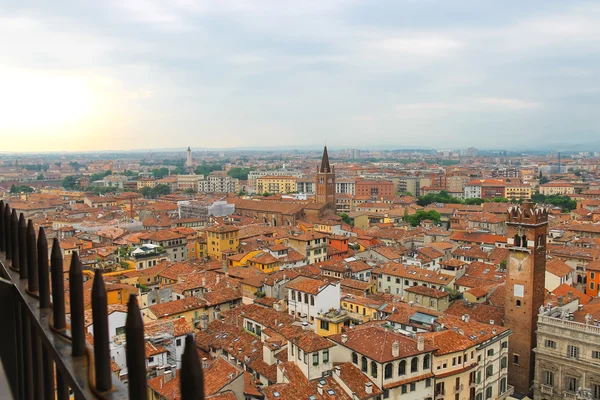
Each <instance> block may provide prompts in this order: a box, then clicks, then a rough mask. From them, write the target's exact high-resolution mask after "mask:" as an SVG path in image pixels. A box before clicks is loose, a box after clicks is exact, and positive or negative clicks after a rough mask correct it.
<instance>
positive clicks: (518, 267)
mask: <svg viewBox="0 0 600 400" xmlns="http://www.w3.org/2000/svg"><path fill="white" fill-rule="evenodd" d="M506 224H507V225H508V241H507V244H508V246H509V256H508V263H507V277H506V294H505V298H504V313H505V317H504V326H506V327H508V328H510V329H511V330H512V331H513V334H512V336H511V337H510V340H509V347H508V383H509V384H510V385H513V386H514V387H515V392H517V393H522V394H528V395H530V393H531V387H532V382H533V377H534V365H535V364H534V356H535V355H534V353H533V349H534V348H535V346H536V335H535V331H536V329H537V315H538V311H539V308H540V306H543V305H544V291H545V285H544V281H545V274H546V235H547V233H548V211H547V210H546V209H543V208H537V207H535V206H534V205H533V203H531V201H530V200H526V201H524V202H523V204H522V205H521V206H513V207H511V208H509V210H508V220H507V223H506Z"/></svg>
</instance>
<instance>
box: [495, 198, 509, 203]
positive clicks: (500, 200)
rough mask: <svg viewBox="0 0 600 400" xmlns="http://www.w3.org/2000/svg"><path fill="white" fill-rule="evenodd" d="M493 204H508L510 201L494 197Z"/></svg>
mask: <svg viewBox="0 0 600 400" xmlns="http://www.w3.org/2000/svg"><path fill="white" fill-rule="evenodd" d="M492 203H508V199H506V198H504V197H494V198H492Z"/></svg>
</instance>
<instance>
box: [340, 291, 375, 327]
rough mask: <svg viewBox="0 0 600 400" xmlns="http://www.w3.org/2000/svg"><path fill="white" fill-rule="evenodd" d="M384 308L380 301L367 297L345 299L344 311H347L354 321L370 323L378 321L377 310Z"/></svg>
mask: <svg viewBox="0 0 600 400" xmlns="http://www.w3.org/2000/svg"><path fill="white" fill-rule="evenodd" d="M381 306H382V303H381V302H379V301H374V300H370V299H368V298H365V297H344V298H343V299H342V309H344V310H346V311H347V312H348V313H350V314H349V315H350V316H351V317H353V319H355V320H357V321H359V322H363V323H364V322H369V321H371V320H376V319H377V309H378V308H379V307H381Z"/></svg>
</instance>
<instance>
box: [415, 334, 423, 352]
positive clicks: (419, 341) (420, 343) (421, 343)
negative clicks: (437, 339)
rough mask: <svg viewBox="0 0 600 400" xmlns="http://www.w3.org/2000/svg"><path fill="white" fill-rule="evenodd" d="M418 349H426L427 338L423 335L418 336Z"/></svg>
mask: <svg viewBox="0 0 600 400" xmlns="http://www.w3.org/2000/svg"><path fill="white" fill-rule="evenodd" d="M417 350H419V351H423V350H425V338H424V337H423V336H419V337H417Z"/></svg>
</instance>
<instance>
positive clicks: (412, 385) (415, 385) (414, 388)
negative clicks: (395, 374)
mask: <svg viewBox="0 0 600 400" xmlns="http://www.w3.org/2000/svg"><path fill="white" fill-rule="evenodd" d="M415 390H417V384H416V383H414V382H413V383H411V384H410V391H411V392H414V391H415Z"/></svg>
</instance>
